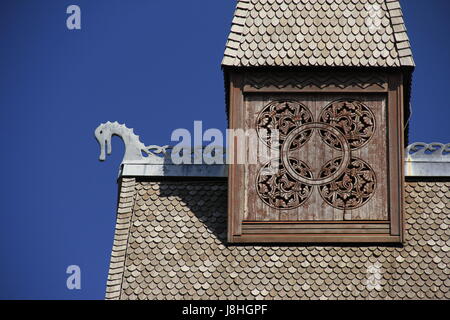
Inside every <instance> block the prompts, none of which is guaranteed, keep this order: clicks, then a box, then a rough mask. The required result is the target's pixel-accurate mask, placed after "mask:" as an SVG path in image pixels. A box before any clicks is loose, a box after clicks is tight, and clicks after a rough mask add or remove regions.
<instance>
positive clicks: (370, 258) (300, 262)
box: [106, 178, 450, 300]
mask: <svg viewBox="0 0 450 320" xmlns="http://www.w3.org/2000/svg"><path fill="white" fill-rule="evenodd" d="M122 179H123V183H122V186H121V190H120V198H119V209H118V215H117V224H116V234H115V239H114V246H113V253H112V258H111V266H110V270H109V276H108V284H107V294H106V298H107V299H283V300H288V299H333V300H334V299H450V290H449V288H450V280H449V279H450V269H449V268H448V266H449V263H450V240H449V236H450V220H449V219H450V218H449V216H450V183H449V182H432V181H428V182H408V183H407V184H406V190H405V196H406V199H405V213H404V215H405V219H404V220H405V243H404V246H403V247H389V246H388V247H386V246H352V247H346V246H344V247H339V246H326V247H319V246H276V245H269V246H267V245H266V246H253V245H246V246H229V245H227V244H226V227H227V224H226V221H227V213H226V211H227V210H226V208H227V182H226V181H193V180H191V181H184V182H177V181H163V182H157V181H142V179H139V180H137V179H135V178H122Z"/></svg>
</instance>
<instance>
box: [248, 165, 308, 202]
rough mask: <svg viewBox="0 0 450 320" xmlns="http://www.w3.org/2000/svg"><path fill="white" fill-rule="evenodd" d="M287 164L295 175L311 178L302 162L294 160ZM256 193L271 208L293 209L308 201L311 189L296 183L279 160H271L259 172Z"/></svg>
mask: <svg viewBox="0 0 450 320" xmlns="http://www.w3.org/2000/svg"><path fill="white" fill-rule="evenodd" d="M288 162H289V166H290V168H292V170H294V171H295V172H296V174H297V175H299V176H302V177H305V178H312V173H311V170H310V169H309V168H308V166H307V165H306V164H305V163H304V162H302V161H300V160H297V159H294V158H292V159H289V160H288ZM256 191H257V193H258V195H259V197H260V199H261V200H262V201H263V202H264V203H265V204H267V205H268V206H270V207H272V208H275V209H295V208H298V207H299V206H301V205H302V204H303V203H304V202H305V201H306V200H308V198H309V196H310V195H311V192H312V187H311V186H308V185H306V184H303V183H301V182H299V181H296V180H295V179H294V178H292V177H291V176H290V175H289V174H288V173H287V171H286V169H285V167H284V166H283V164H282V163H281V162H280V161H279V160H272V161H269V162H268V163H266V164H265V165H264V166H263V167H262V168H261V170H260V171H259V174H258V176H257V178H256Z"/></svg>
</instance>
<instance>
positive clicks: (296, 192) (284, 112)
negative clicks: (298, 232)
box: [256, 100, 376, 210]
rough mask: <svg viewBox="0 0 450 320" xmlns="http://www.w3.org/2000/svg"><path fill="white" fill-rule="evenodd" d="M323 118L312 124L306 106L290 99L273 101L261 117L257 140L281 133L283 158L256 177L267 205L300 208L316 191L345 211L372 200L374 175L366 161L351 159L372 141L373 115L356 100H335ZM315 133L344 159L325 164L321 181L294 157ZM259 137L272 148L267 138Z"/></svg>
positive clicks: (267, 166) (286, 208)
mask: <svg viewBox="0 0 450 320" xmlns="http://www.w3.org/2000/svg"><path fill="white" fill-rule="evenodd" d="M319 119H320V122H314V119H313V116H312V114H311V112H310V111H309V110H308V109H307V107H305V106H304V105H302V104H300V103H298V102H295V101H291V100H289V101H286V100H282V101H273V102H271V103H270V104H268V105H267V106H266V107H265V108H264V109H263V110H262V111H261V112H260V114H259V116H258V118H257V123H256V128H257V131H258V135H259V132H262V130H261V129H265V130H267V131H268V132H272V131H273V130H275V129H278V130H280V133H279V135H280V137H279V139H280V145H281V147H280V153H281V157H280V159H273V160H272V161H270V162H268V163H266V164H265V165H263V166H262V168H261V169H260V171H259V173H258V175H257V178H256V180H257V181H256V185H257V188H256V189H257V193H258V195H259V197H260V199H261V200H262V201H263V202H264V203H265V204H267V205H268V206H270V207H273V208H276V209H280V210H290V209H295V208H298V207H300V206H301V205H303V204H304V203H305V202H306V201H307V200H308V199H309V197H310V195H311V193H312V191H313V188H314V187H315V186H317V187H318V188H319V193H320V195H321V197H322V199H323V200H324V201H325V203H327V204H328V205H330V206H332V207H334V208H337V209H341V210H346V209H356V208H359V207H361V206H363V205H364V204H366V203H367V202H368V201H369V200H370V199H371V197H372V196H373V194H374V192H375V188H376V175H375V172H374V171H373V169H372V168H371V167H370V165H369V164H368V163H367V162H365V161H363V160H362V159H359V158H357V157H354V156H352V151H354V150H358V149H360V148H362V147H363V146H364V145H366V144H367V143H368V142H369V141H370V139H371V138H372V137H373V134H374V132H375V117H374V115H373V113H372V111H371V110H370V109H369V108H368V107H367V106H365V105H364V104H363V103H361V102H359V101H356V100H337V101H334V102H332V103H330V104H329V105H328V106H326V107H325V108H324V109H323V110H322V112H321V115H320V117H319ZM269 130H271V131H269ZM314 130H317V131H318V132H319V136H320V137H321V139H322V141H323V142H324V143H325V144H327V145H328V146H330V147H332V148H334V149H336V150H340V151H341V152H342V156H341V157H338V158H335V159H333V160H331V161H328V162H327V163H326V164H325V165H323V166H322V168H321V170H320V172H319V174H318V176H317V177H314V173H313V172H312V171H311V169H310V167H309V166H308V164H307V163H304V162H303V161H301V160H299V159H296V158H295V157H294V156H293V155H292V154H291V151H293V150H299V149H301V147H302V146H303V145H305V144H306V142H308V140H309V138H310V137H311V136H312V133H313V132H314ZM259 137H260V138H261V139H262V141H263V142H264V143H266V145H268V146H270V143H269V142H268V141H269V140H268V137H270V136H269V135H268V137H262V136H261V135H259ZM266 138H267V139H266Z"/></svg>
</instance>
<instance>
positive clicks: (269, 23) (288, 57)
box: [222, 0, 415, 67]
mask: <svg viewBox="0 0 450 320" xmlns="http://www.w3.org/2000/svg"><path fill="white" fill-rule="evenodd" d="M222 65H223V66H233V67H293V66H296V67H298V66H303V67H313V66H318V67H414V66H415V65H414V60H413V57H412V52H411V46H410V43H409V39H408V35H407V33H406V27H405V23H404V20H403V14H402V10H401V7H400V3H399V1H398V0H238V2H237V7H236V11H235V14H234V18H233V22H232V26H231V32H230V35H229V37H228V41H227V44H226V49H225V54H224V58H223V61H222Z"/></svg>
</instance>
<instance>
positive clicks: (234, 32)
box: [222, 0, 251, 65]
mask: <svg viewBox="0 0 450 320" xmlns="http://www.w3.org/2000/svg"><path fill="white" fill-rule="evenodd" d="M250 6H251V0H238V1H237V3H236V9H235V11H234V16H233V17H234V18H233V21H232V22H231V31H230V33H229V36H228V40H227V43H226V46H225V53H224V57H223V60H222V65H234V62H235V59H236V56H237V51H238V48H239V46H240V44H241V42H242V34H243V31H244V25H245V20H246V19H247V16H248V14H249V13H250V10H249V9H250Z"/></svg>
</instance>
